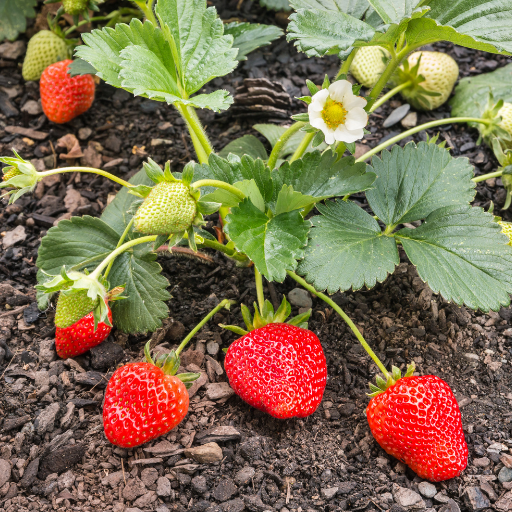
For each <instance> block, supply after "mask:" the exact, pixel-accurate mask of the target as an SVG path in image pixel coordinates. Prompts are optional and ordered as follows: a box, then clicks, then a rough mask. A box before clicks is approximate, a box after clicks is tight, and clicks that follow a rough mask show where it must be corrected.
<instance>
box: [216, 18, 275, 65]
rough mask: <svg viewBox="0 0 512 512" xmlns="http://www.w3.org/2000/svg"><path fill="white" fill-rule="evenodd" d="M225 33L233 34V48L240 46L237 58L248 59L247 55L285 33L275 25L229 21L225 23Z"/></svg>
mask: <svg viewBox="0 0 512 512" xmlns="http://www.w3.org/2000/svg"><path fill="white" fill-rule="evenodd" d="M224 34H226V35H232V36H233V48H238V54H237V56H236V58H237V59H238V60H247V57H246V55H247V54H249V53H251V52H252V51H254V50H256V48H260V47H262V46H266V45H268V44H270V43H271V42H272V41H275V40H276V39H277V38H279V37H281V36H282V35H283V31H282V30H281V29H280V28H278V27H276V26H275V25H260V24H259V23H237V22H236V21H234V22H233V23H229V24H227V25H224Z"/></svg>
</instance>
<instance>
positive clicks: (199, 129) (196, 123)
mask: <svg viewBox="0 0 512 512" xmlns="http://www.w3.org/2000/svg"><path fill="white" fill-rule="evenodd" d="M178 111H179V112H180V114H181V115H182V116H183V118H184V119H185V121H186V122H187V126H188V128H189V131H190V134H191V135H192V132H194V134H195V135H196V137H197V138H198V139H199V142H200V143H201V146H202V147H203V150H204V152H205V153H206V156H207V157H208V156H209V155H210V153H213V148H212V145H211V144H210V141H209V140H208V136H207V135H206V132H205V131H204V128H203V126H202V124H201V121H200V120H199V118H198V117H197V114H196V111H195V110H194V109H193V108H192V107H185V106H182V105H179V106H178ZM194 147H195V146H194ZM196 153H197V151H196ZM198 157H199V155H198Z"/></svg>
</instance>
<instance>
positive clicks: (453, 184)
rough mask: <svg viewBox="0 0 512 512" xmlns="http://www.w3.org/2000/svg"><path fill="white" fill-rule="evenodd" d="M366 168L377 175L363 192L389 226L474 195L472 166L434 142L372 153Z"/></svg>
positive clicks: (464, 200)
mask: <svg viewBox="0 0 512 512" xmlns="http://www.w3.org/2000/svg"><path fill="white" fill-rule="evenodd" d="M368 170H371V171H374V172H375V174H376V175H377V176H378V178H377V180H376V181H375V183H374V184H373V185H374V188H373V189H372V190H369V191H368V192H367V194H366V197H367V199H368V203H369V205H370V207H371V208H372V210H373V212H374V213H375V214H376V215H377V217H378V218H379V219H380V220H382V221H383V222H384V223H385V224H387V225H388V226H390V225H396V224H401V223H404V222H412V221H415V220H420V219H424V218H425V217H426V216H427V215H429V214H430V213H431V212H433V211H434V210H437V209H438V208H442V207H443V206H450V205H460V204H467V203H469V202H470V201H471V200H472V199H473V197H474V195H475V190H474V188H475V184H474V183H473V182H472V181H471V178H472V177H473V167H472V166H471V165H470V164H469V160H468V159H467V158H452V157H451V155H450V153H449V151H448V150H447V149H443V148H440V147H439V146H437V145H435V144H427V143H425V142H420V143H419V144H418V145H417V146H416V144H414V142H410V143H408V144H407V145H406V146H405V147H404V148H401V147H400V146H394V147H393V149H392V150H391V152H390V151H383V152H382V159H381V158H379V157H373V159H372V165H371V166H368Z"/></svg>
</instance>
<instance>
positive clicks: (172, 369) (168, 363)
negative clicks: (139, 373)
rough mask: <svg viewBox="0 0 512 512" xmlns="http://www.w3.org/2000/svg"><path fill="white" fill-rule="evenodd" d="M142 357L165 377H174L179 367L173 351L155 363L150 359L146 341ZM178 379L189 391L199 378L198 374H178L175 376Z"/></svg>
mask: <svg viewBox="0 0 512 512" xmlns="http://www.w3.org/2000/svg"><path fill="white" fill-rule="evenodd" d="M144 356H145V357H146V361H147V362H148V363H150V364H152V365H154V366H156V367H157V368H160V369H161V370H162V371H163V372H164V374H165V375H176V372H177V371H178V369H179V367H180V357H179V356H178V354H176V352H175V351H174V350H171V352H169V353H168V354H163V355H161V356H160V357H159V358H158V359H157V360H156V361H154V360H153V358H152V357H151V341H148V342H147V343H146V345H144ZM176 377H177V378H178V379H180V380H181V381H182V382H183V384H185V387H186V388H187V389H189V388H190V387H191V386H192V384H193V382H194V381H195V380H197V379H198V378H199V377H200V374H199V373H193V372H189V373H180V374H178V375H176Z"/></svg>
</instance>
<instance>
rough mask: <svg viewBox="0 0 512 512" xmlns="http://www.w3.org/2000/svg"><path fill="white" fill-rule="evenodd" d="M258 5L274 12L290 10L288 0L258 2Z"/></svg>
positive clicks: (261, 0)
mask: <svg viewBox="0 0 512 512" xmlns="http://www.w3.org/2000/svg"><path fill="white" fill-rule="evenodd" d="M260 5H261V6H262V7H266V8H267V9H272V10H274V11H289V10H291V8H290V3H289V2H288V0H260Z"/></svg>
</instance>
